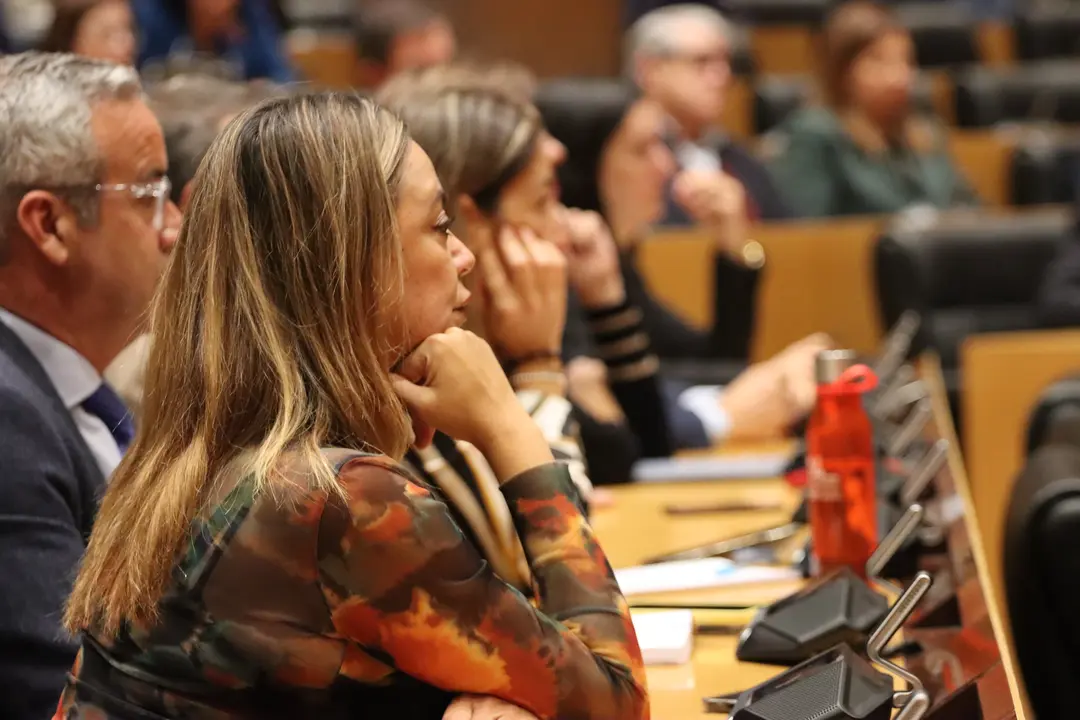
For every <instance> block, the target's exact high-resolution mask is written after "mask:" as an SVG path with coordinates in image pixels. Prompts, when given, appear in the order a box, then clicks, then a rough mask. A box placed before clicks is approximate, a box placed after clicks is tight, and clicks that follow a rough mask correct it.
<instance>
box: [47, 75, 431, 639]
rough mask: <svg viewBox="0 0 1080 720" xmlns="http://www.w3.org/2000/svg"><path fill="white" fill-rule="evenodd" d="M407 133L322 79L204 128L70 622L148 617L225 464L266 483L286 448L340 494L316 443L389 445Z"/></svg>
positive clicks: (395, 410)
mask: <svg viewBox="0 0 1080 720" xmlns="http://www.w3.org/2000/svg"><path fill="white" fill-rule="evenodd" d="M408 146H409V138H408V135H407V133H406V131H405V128H404V126H403V125H402V124H401V122H400V121H399V120H398V119H396V118H395V117H393V116H392V115H391V114H390V113H388V112H386V111H385V110H382V109H380V108H378V107H377V106H376V105H374V104H372V103H371V102H369V101H367V100H363V99H361V98H359V97H358V96H354V95H351V94H336V93H319V94H310V95H297V96H293V97H288V98H281V99H275V100H270V101H267V102H264V103H262V104H261V105H258V106H256V107H255V108H252V109H251V110H249V111H247V112H245V113H244V114H242V115H240V116H239V117H238V118H236V119H235V120H234V121H233V122H231V123H230V124H229V126H228V127H227V128H226V129H225V130H224V131H223V133H222V135H221V136H220V137H219V138H218V139H217V140H216V141H215V143H214V145H213V147H212V148H211V149H210V151H209V152H208V154H207V156H206V158H205V159H204V161H203V163H202V165H201V166H200V168H199V171H198V174H197V175H196V189H195V191H194V193H193V195H192V198H191V204H190V207H189V208H188V212H187V216H186V219H185V222H184V225H183V227H182V229H181V232H180V237H179V239H178V241H177V243H176V247H175V249H174V250H173V255H172V258H171V260H170V263H169V266H168V269H167V270H166V272H165V275H164V277H163V279H162V282H161V285H160V287H159V289H158V294H157V296H156V299H155V302H154V307H153V310H152V315H153V316H152V332H153V335H154V338H155V341H154V346H153V350H152V352H151V354H150V359H149V365H148V368H147V375H146V395H145V399H144V416H143V418H142V421H141V423H140V428H139V433H138V436H137V437H136V439H135V442H134V444H133V445H132V447H131V448H130V450H129V451H128V453H127V455H126V457H125V458H124V461H123V462H122V463H121V465H120V467H119V468H118V469H117V470H116V472H115V474H114V475H113V478H112V481H111V483H110V485H109V488H108V491H107V492H106V494H105V498H104V500H103V502H102V505H101V509H100V511H99V513H98V517H97V522H96V525H95V527H94V532H93V534H92V536H91V539H90V544H89V547H88V548H87V551H86V556H85V558H84V561H83V565H82V569H81V571H80V573H79V576H78V579H77V581H76V583H75V589H74V591H73V593H72V595H71V598H70V600H69V603H68V607H67V613H66V616H65V624H66V626H67V628H68V629H69V630H70V631H72V632H77V631H79V630H81V629H83V628H91V629H92V630H93V631H94V632H97V633H102V634H103V635H105V636H108V635H110V634H112V633H113V632H115V631H116V630H117V629H118V628H119V627H120V626H121V624H122V623H124V622H125V621H130V622H134V623H146V622H152V621H153V620H154V619H155V617H156V608H157V604H158V602H159V601H160V599H161V596H162V594H163V593H164V592H165V589H166V587H167V584H168V582H169V579H170V572H171V570H172V568H173V566H174V564H175V562H176V558H177V557H178V555H179V553H180V552H181V551H182V549H183V548H184V547H185V544H186V542H187V541H188V538H189V531H190V526H191V522H192V520H193V518H194V517H195V516H196V515H197V514H198V513H199V512H201V511H202V510H203V508H204V506H205V505H206V503H207V501H208V499H209V498H210V496H211V494H212V493H213V490H214V484H215V481H216V479H217V478H218V477H220V476H221V474H222V473H223V470H225V469H226V467H227V466H229V468H230V470H231V469H232V467H233V466H235V465H237V464H239V465H240V467H239V468H238V472H241V473H244V474H250V475H252V476H253V477H254V479H255V483H256V485H255V487H256V492H259V491H265V490H268V489H270V488H272V486H273V485H274V483H275V479H276V478H277V477H279V476H278V475H276V474H275V467H277V466H278V463H279V462H280V461H281V460H282V457H283V456H284V455H285V454H289V455H290V456H294V457H296V458H297V459H298V461H299V463H300V464H302V465H303V466H304V467H308V468H311V469H312V473H313V479H312V483H313V484H314V486H315V487H317V488H320V489H325V490H327V491H339V489H338V487H337V485H336V482H335V478H334V473H333V469H332V468H331V467H329V466H328V465H327V464H326V462H325V460H324V459H323V456H322V455H321V453H320V448H321V447H325V446H328V445H341V446H346V447H352V448H362V449H366V450H370V451H373V452H381V453H385V454H387V455H390V456H392V457H401V456H402V455H403V454H404V452H405V451H406V449H407V447H408V445H409V442H410V441H411V431H410V428H409V421H408V416H407V414H406V412H405V409H404V407H403V406H402V405H401V403H400V401H399V400H398V399H397V397H396V395H395V394H394V392H393V388H392V385H391V382H390V377H389V374H388V368H389V366H390V364H391V363H392V362H393V360H394V358H395V356H396V353H397V352H398V350H397V349H396V348H394V347H392V341H391V340H390V339H389V337H388V332H387V331H388V328H389V327H391V325H392V323H393V320H392V318H393V316H394V314H395V313H394V307H395V305H396V303H397V301H398V300H399V299H400V297H401V289H402V268H401V257H400V243H399V241H398V240H397V228H396V222H395V206H394V200H395V193H396V190H397V186H398V184H399V181H400V178H401V174H402V168H403V165H404V162H405V157H406V153H407V150H408Z"/></svg>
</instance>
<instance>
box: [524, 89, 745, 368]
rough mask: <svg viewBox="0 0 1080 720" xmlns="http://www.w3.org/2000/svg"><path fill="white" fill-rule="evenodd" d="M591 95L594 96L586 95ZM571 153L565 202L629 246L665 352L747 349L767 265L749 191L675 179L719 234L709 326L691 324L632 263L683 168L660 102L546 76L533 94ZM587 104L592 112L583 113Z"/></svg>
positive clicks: (630, 281) (718, 181) (636, 294)
mask: <svg viewBox="0 0 1080 720" xmlns="http://www.w3.org/2000/svg"><path fill="white" fill-rule="evenodd" d="M585 93H587V94H588V95H589V97H588V98H585V97H583V95H584V94H585ZM536 102H537V106H538V107H539V108H540V112H541V113H542V114H543V116H544V120H545V122H546V123H547V125H548V127H549V128H551V132H552V134H553V135H555V137H557V138H559V140H560V141H561V142H562V143H563V144H565V145H566V147H567V150H568V152H569V156H570V160H569V162H568V163H567V164H566V165H565V166H563V167H562V168H561V169H560V171H559V180H560V182H561V183H562V186H563V192H564V194H565V197H566V198H567V201H568V202H569V203H571V204H573V205H574V206H575V207H581V208H584V209H587V210H596V211H598V212H600V213H602V214H603V215H604V217H605V218H606V219H607V221H608V223H609V224H610V225H611V228H612V232H613V233H614V235H615V239H616V242H617V243H618V244H619V246H620V247H621V248H622V249H623V263H622V267H623V274H624V276H625V278H626V282H627V286H628V288H629V290H630V292H631V295H632V296H633V300H634V302H635V303H636V304H638V305H639V306H640V307H641V308H642V309H643V310H644V312H645V327H646V330H647V331H648V333H649V336H650V337H651V338H652V340H653V345H654V347H655V349H656V352H657V354H658V355H659V356H660V357H662V358H686V359H712V358H722V359H733V360H741V361H745V360H746V359H747V358H748V357H749V355H750V340H751V335H752V331H753V325H754V295H755V293H756V289H757V285H758V282H759V279H760V276H761V269H762V266H763V264H764V253H763V252H762V250H761V246H760V245H758V244H757V243H753V242H747V235H748V223H747V217H746V213H745V191H744V190H743V188H742V186H741V185H740V184H739V183H738V182H737V181H734V180H731V179H730V178H727V179H725V178H722V177H717V178H715V179H714V181H713V182H712V183H711V184H708V185H705V184H698V183H684V182H682V181H683V180H684V178H691V177H692V175H693V174H692V173H686V174H682V175H680V177H678V178H676V179H675V182H674V187H673V194H674V195H675V197H676V198H677V199H679V200H680V201H681V202H682V204H683V205H684V206H686V207H687V208H688V209H693V211H694V214H696V215H698V216H699V217H700V220H699V224H701V225H707V226H710V227H711V228H712V229H713V231H714V234H715V237H716V248H717V253H716V256H715V257H716V264H715V272H716V283H715V286H716V291H717V293H716V296H715V299H714V312H713V315H714V321H713V327H712V329H711V330H709V331H707V332H702V331H700V330H697V329H695V328H691V327H690V326H689V325H687V324H686V322H685V321H683V320H682V319H681V318H679V317H677V316H676V315H675V314H674V313H672V312H671V310H669V309H668V308H666V307H665V306H664V305H663V304H661V303H659V302H657V301H656V300H655V299H654V298H653V297H652V296H651V294H650V293H649V292H648V291H647V290H646V288H645V284H644V281H643V279H642V278H641V276H640V274H639V273H638V271H637V268H636V266H635V264H634V262H633V256H634V248H635V246H636V245H637V243H638V242H639V241H640V240H642V239H644V238H645V237H646V236H647V235H648V233H649V232H650V231H651V230H652V228H653V226H654V225H655V224H656V223H658V222H659V221H660V220H661V219H662V217H663V215H664V212H665V203H666V195H665V192H666V187H667V184H668V183H669V182H671V180H672V178H673V176H675V174H676V170H677V166H676V163H675V159H674V156H673V155H672V152H671V150H670V149H669V148H668V146H667V144H666V142H665V140H664V128H665V115H664V112H663V110H662V109H661V108H660V106H659V105H658V104H656V103H654V102H652V101H650V100H645V99H641V98H639V97H638V95H637V92H636V91H635V90H634V89H633V88H632V87H631V86H629V85H614V84H611V83H606V82H605V83H603V84H598V85H596V86H591V85H585V86H581V85H580V83H577V82H575V83H549V84H547V85H545V86H544V87H543V88H542V89H541V91H540V94H539V95H538V96H537V99H536ZM583 107H587V108H588V111H587V112H581V109H582V108H583Z"/></svg>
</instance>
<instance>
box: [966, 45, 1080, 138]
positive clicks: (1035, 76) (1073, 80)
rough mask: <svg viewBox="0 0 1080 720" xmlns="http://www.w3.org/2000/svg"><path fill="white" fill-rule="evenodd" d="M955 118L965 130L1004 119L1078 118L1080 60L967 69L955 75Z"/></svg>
mask: <svg viewBox="0 0 1080 720" xmlns="http://www.w3.org/2000/svg"><path fill="white" fill-rule="evenodd" d="M956 121H957V124H958V125H959V126H960V127H969V128H971V127H990V126H992V125H996V124H998V123H1003V122H1030V121H1058V122H1065V123H1075V122H1080V60H1043V61H1039V62H1029V63H1025V64H1023V65H1016V66H1013V67H1001V68H989V67H979V66H973V67H969V68H967V69H965V70H964V71H962V72H959V73H957V76H956Z"/></svg>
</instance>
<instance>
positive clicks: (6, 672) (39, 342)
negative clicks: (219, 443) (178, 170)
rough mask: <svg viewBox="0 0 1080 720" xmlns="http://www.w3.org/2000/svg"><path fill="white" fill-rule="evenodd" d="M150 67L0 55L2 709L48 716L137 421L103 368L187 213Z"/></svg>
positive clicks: (71, 652) (8, 719)
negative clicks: (146, 70) (103, 502)
mask: <svg viewBox="0 0 1080 720" xmlns="http://www.w3.org/2000/svg"><path fill="white" fill-rule="evenodd" d="M167 169H168V162H167V158H166V152H165V141H164V138H163V137H162V132H161V126H160V125H159V124H158V122H157V120H156V119H155V117H154V115H153V113H152V112H151V111H150V109H149V108H148V107H147V105H146V102H145V101H144V99H143V97H142V91H141V88H140V84H139V78H138V76H137V75H136V74H135V71H134V70H132V69H130V68H126V67H120V66H118V65H112V64H109V63H104V62H100V61H94V60H88V59H84V58H78V57H76V56H73V55H51V54H37V53H27V54H24V55H11V56H7V57H5V58H3V59H0V568H3V573H2V575H3V585H4V590H3V592H2V593H0V717H3V718H5V720H24V719H25V720H39V718H44V717H48V716H49V715H50V713H51V712H52V711H53V709H54V708H55V707H56V700H57V697H58V696H59V693H60V691H61V689H62V688H63V686H64V679H65V676H66V674H67V671H68V670H69V669H70V668H71V663H72V661H73V660H74V658H75V652H76V649H77V645H76V643H75V642H73V640H72V639H71V638H70V637H68V636H67V634H66V633H65V632H64V631H63V630H62V628H61V625H60V618H61V615H62V612H63V606H64V602H65V600H66V598H67V596H68V593H69V592H70V590H71V581H72V579H73V577H74V574H75V571H76V568H77V566H78V564H79V561H80V559H81V557H82V554H83V550H84V547H85V543H86V539H87V538H88V537H89V535H90V530H91V527H92V525H93V522H94V517H95V514H96V512H97V503H98V500H99V498H100V496H101V494H102V492H103V491H104V488H105V482H106V479H107V478H108V477H109V476H110V475H111V474H112V471H113V470H114V469H115V468H116V466H117V465H118V464H119V462H120V458H121V455H122V454H123V452H124V451H125V450H126V448H127V445H128V443H130V442H131V440H132V437H133V435H134V429H133V427H132V424H131V421H130V419H129V418H127V417H126V409H125V408H124V406H123V404H122V403H121V401H120V399H119V398H118V397H117V396H116V394H115V392H113V390H112V389H111V388H110V387H109V386H108V385H107V384H105V383H103V382H102V377H101V373H102V372H103V371H104V369H105V367H106V366H107V365H108V364H109V363H110V362H112V360H113V358H115V357H116V355H117V354H118V353H119V352H120V351H121V349H122V348H123V347H124V345H125V344H126V343H127V342H128V341H129V340H130V339H131V338H132V337H134V336H135V335H136V334H137V333H138V332H139V331H140V330H141V326H142V324H143V322H144V321H145V318H146V314H147V310H148V307H149V304H150V299H151V296H152V295H153V293H154V289H155V287H156V285H157V282H158V278H159V276H160V274H161V272H162V270H163V269H164V267H165V261H166V256H167V254H168V252H169V251H170V250H171V249H172V245H173V243H174V242H175V239H176V233H177V229H178V227H179V219H180V217H179V212H178V211H177V209H176V206H175V205H173V203H172V202H171V201H170V200H169V180H168V177H167V176H166V174H165V173H166V170H167Z"/></svg>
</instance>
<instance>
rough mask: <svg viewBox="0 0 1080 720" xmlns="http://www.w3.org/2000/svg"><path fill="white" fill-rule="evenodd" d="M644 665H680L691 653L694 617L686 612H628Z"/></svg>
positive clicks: (689, 612)
mask: <svg viewBox="0 0 1080 720" xmlns="http://www.w3.org/2000/svg"><path fill="white" fill-rule="evenodd" d="M630 616H631V618H632V619H633V621H634V633H635V634H637V639H638V645H639V646H640V647H641V656H642V658H643V659H644V660H645V664H646V665H682V664H683V663H688V662H690V655H691V653H692V652H693V650H694V614H693V613H692V612H691V611H689V610H664V611H660V612H656V611H644V612H639V611H631V613H630Z"/></svg>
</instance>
